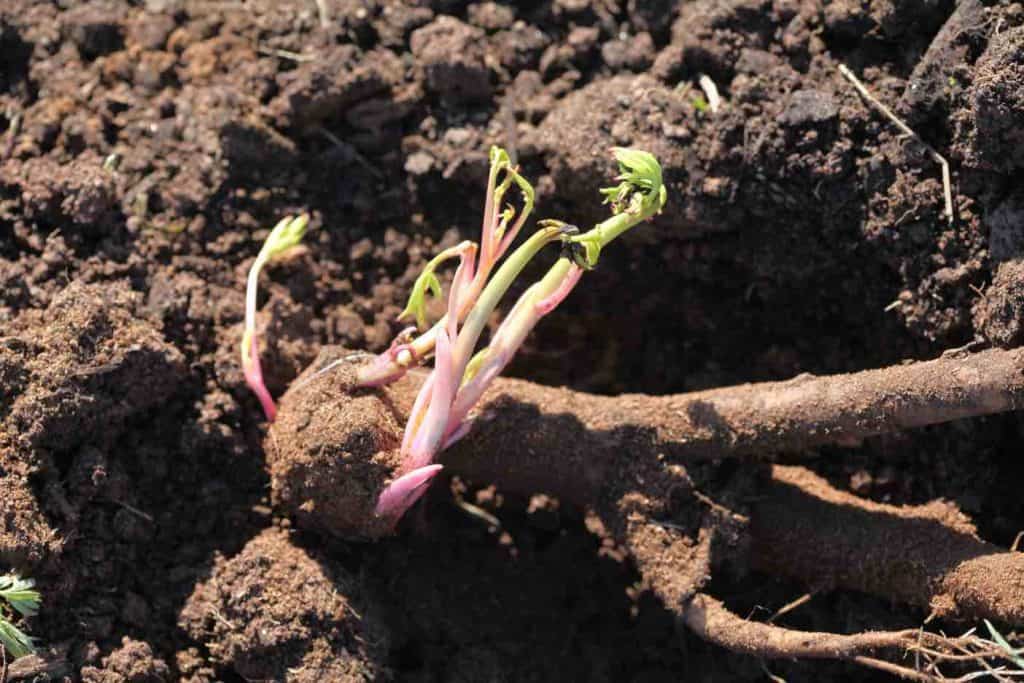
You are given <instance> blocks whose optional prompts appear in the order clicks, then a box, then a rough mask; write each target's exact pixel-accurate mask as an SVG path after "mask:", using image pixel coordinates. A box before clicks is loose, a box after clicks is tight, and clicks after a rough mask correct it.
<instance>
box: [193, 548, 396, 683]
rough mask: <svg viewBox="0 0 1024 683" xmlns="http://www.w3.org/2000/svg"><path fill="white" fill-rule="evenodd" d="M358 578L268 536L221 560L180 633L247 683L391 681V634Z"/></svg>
mask: <svg viewBox="0 0 1024 683" xmlns="http://www.w3.org/2000/svg"><path fill="white" fill-rule="evenodd" d="M363 597H364V596H363V594H362V591H361V589H360V585H359V582H358V580H357V578H356V577H353V576H351V575H349V574H348V573H347V572H346V571H345V570H344V569H342V568H341V567H339V566H337V565H332V564H330V563H325V562H324V561H322V560H318V559H317V558H316V556H315V555H313V554H311V553H310V552H308V551H306V550H304V549H302V548H301V547H299V546H298V545H295V544H294V542H293V541H292V539H291V538H290V537H289V534H288V533H287V532H285V531H281V530H278V529H274V528H271V529H267V530H265V531H263V532H262V533H261V534H260V535H259V536H257V537H256V538H254V539H252V540H251V541H250V542H249V543H248V544H246V546H245V548H244V549H243V550H242V551H241V552H240V553H239V554H238V555H236V556H235V557H233V558H231V559H227V558H224V557H218V558H217V560H216V561H215V563H214V566H213V568H212V571H211V576H210V578H209V579H207V580H205V581H202V582H200V583H199V584H198V585H197V586H196V590H195V592H194V593H193V594H192V596H191V597H190V598H189V600H188V602H187V603H186V605H185V607H184V609H183V610H182V612H181V616H180V623H181V626H182V628H184V629H185V631H186V632H187V633H188V634H189V635H190V636H191V637H192V638H194V639H195V640H196V641H198V642H199V643H202V645H203V647H204V648H205V649H206V650H207V651H208V652H209V653H210V656H211V658H212V659H213V661H215V662H217V663H219V664H221V665H225V666H229V667H231V668H232V670H234V671H236V672H237V673H238V674H239V675H240V676H242V677H244V678H246V679H249V680H255V679H258V680H274V681H292V682H295V683H298V682H309V683H313V682H314V681H327V680H330V681H345V682H355V681H369V680H376V679H378V678H379V677H382V676H383V677H385V678H386V677H387V669H386V666H385V664H384V659H383V654H384V653H385V652H386V651H387V633H386V630H383V627H382V626H381V625H380V624H377V623H376V622H375V621H374V620H375V619H376V618H377V615H376V613H375V611H374V610H375V608H374V607H373V606H372V605H367V604H365V603H364V600H363Z"/></svg>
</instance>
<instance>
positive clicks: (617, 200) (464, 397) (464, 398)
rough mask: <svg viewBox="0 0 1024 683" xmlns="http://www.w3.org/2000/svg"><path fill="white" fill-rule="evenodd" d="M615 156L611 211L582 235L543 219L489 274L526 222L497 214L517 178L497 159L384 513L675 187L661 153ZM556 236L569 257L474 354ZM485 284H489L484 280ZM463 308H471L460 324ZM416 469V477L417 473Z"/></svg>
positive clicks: (419, 293)
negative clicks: (587, 275) (533, 338)
mask: <svg viewBox="0 0 1024 683" xmlns="http://www.w3.org/2000/svg"><path fill="white" fill-rule="evenodd" d="M615 155H616V158H617V159H618V161H619V165H620V175H619V180H621V181H622V183H621V184H620V185H619V186H616V187H614V188H607V189H604V190H602V193H603V194H605V195H606V196H608V197H610V198H612V199H613V215H612V217H611V218H609V219H607V220H606V221H603V222H602V223H599V224H598V225H596V226H594V228H593V229H591V230H589V231H588V232H586V233H585V234H582V235H581V234H579V231H578V230H577V229H576V228H575V227H573V226H570V225H568V224H566V223H563V222H560V221H548V222H547V224H544V223H542V226H543V227H542V229H541V230H538V231H537V232H536V233H535V234H533V235H531V236H530V238H529V239H527V240H526V242H524V243H523V244H522V245H521V246H520V247H519V248H518V249H516V251H515V252H514V253H513V254H512V255H511V256H509V258H508V259H507V260H506V261H505V262H504V263H502V265H501V267H500V268H499V269H498V271H497V273H496V274H495V275H494V277H493V279H490V280H488V278H489V275H490V270H491V267H492V266H493V264H494V262H495V261H496V260H497V259H496V256H495V255H499V256H500V254H501V253H503V252H504V250H505V249H507V248H508V246H509V244H510V243H511V240H512V239H513V238H514V237H515V233H516V232H517V231H518V230H519V228H520V226H521V224H522V223H521V221H516V223H514V224H513V226H512V229H511V231H509V233H508V234H505V231H506V229H507V228H508V222H509V220H510V219H511V216H512V210H511V209H509V210H508V211H506V212H504V213H501V214H500V216H499V213H498V211H497V208H496V206H495V205H496V204H500V201H496V196H497V198H498V199H499V200H500V197H501V196H502V195H503V194H504V192H505V191H506V190H507V189H508V187H509V185H510V184H511V182H512V181H511V179H510V178H511V176H510V177H507V178H506V179H505V180H504V181H503V182H502V184H501V185H500V186H498V188H497V190H494V189H493V188H494V181H495V178H496V168H497V166H496V165H492V167H491V176H490V179H489V183H488V195H487V200H486V202H485V204H484V234H483V236H482V239H481V247H480V260H479V264H478V267H477V269H476V273H475V275H474V274H473V265H474V264H473V256H474V253H473V249H470V248H463V249H461V250H460V252H459V253H460V256H461V257H462V258H461V261H460V263H459V268H458V270H457V271H456V273H455V277H454V278H453V281H452V286H451V289H450V291H449V293H448V311H447V313H446V315H445V317H444V318H443V319H442V320H441V321H440V322H439V323H437V324H436V325H434V327H433V329H432V330H431V332H430V334H432V335H433V339H434V344H435V345H436V353H435V356H436V357H435V361H434V369H433V371H432V372H431V374H430V377H429V378H428V380H427V382H426V383H425V384H424V385H423V387H422V389H421V391H420V393H419V395H418V396H417V397H416V401H415V403H414V405H413V409H412V414H411V416H410V419H409V421H408V422H407V423H406V432H405V435H404V437H403V440H402V449H401V457H402V462H401V464H400V465H399V468H398V473H399V475H400V476H399V477H398V478H397V479H396V480H395V481H394V482H392V483H391V484H390V485H388V486H387V487H386V488H385V490H384V492H383V493H382V494H381V497H380V499H379V501H378V506H377V510H378V514H381V515H393V514H394V513H395V511H398V514H399V515H400V514H401V513H402V512H404V511H405V510H406V509H407V508H408V507H409V506H410V505H412V504H413V503H414V502H415V500H416V499H417V498H418V497H419V496H420V495H422V492H423V491H424V490H425V488H426V485H427V484H426V483H427V482H429V481H430V479H431V478H432V477H433V476H434V475H435V474H436V471H431V470H429V468H430V467H431V466H432V463H433V460H434V457H435V456H436V455H437V453H438V452H439V451H440V450H441V449H443V448H446V447H447V446H449V445H450V444H452V443H454V442H455V441H457V440H458V439H460V438H462V436H464V435H465V434H466V433H467V432H468V431H469V425H470V421H469V419H468V416H469V412H470V410H472V408H473V406H475V405H476V404H477V403H478V402H479V401H480V399H481V398H482V397H483V394H484V392H485V391H486V390H487V388H488V386H490V384H491V383H492V382H493V381H494V379H495V378H496V377H497V376H498V375H500V374H501V371H502V370H504V369H505V366H507V365H508V363H509V361H511V359H512V357H513V356H514V355H515V354H516V352H517V351H518V350H519V348H520V347H521V346H522V345H523V342H524V341H525V340H526V337H527V335H528V334H529V333H530V331H531V330H532V329H533V328H534V327H535V326H536V325H537V323H538V322H539V321H540V320H541V318H543V317H544V316H545V315H547V314H548V313H550V312H551V311H552V310H553V309H554V308H555V307H557V306H558V305H559V304H560V303H562V301H564V300H565V298H566V297H567V296H568V295H569V293H570V292H572V290H573V288H575V286H576V285H577V283H579V280H580V277H581V276H582V274H583V267H584V266H585V267H587V268H592V267H593V266H594V265H595V264H596V263H597V259H598V257H599V255H600V251H601V249H602V248H603V247H604V246H605V245H607V244H608V243H609V242H611V241H612V240H614V239H615V238H616V237H618V236H619V235H621V234H622V233H624V232H625V231H626V230H628V229H630V228H631V227H633V226H635V225H637V224H639V223H640V222H642V221H645V220H647V219H649V218H650V217H651V216H653V215H654V214H656V213H658V212H659V211H660V210H661V207H662V206H663V205H664V203H665V199H666V196H667V194H666V191H665V188H664V186H663V185H662V181H661V167H660V166H659V165H658V162H657V160H656V159H655V158H654V157H653V156H651V155H650V154H648V153H646V152H639V151H636V150H625V149H616V150H615ZM492 160H493V157H492ZM515 177H516V178H518V176H515ZM517 182H518V181H517ZM523 182H524V183H525V181H523ZM530 192H531V193H532V190H531V191H530ZM524 194H525V192H524ZM530 201H531V202H532V196H531V200H530ZM556 240H562V241H563V243H564V244H565V251H564V252H563V255H562V258H560V259H558V261H557V262H556V263H555V264H554V265H553V266H552V267H551V268H550V269H549V270H548V272H547V273H546V274H545V275H544V277H543V278H542V279H541V280H540V281H539V282H537V283H536V284H534V285H533V286H532V287H530V288H529V289H527V290H526V292H525V293H524V294H523V295H522V296H521V297H520V298H519V300H518V301H517V302H516V304H515V306H513V307H512V310H511V312H509V314H508V315H507V316H506V318H505V320H504V321H503V322H502V323H501V325H500V326H499V327H498V330H497V331H496V332H495V333H494V336H493V337H492V339H491V343H490V346H488V347H487V348H486V349H485V350H484V351H482V352H480V353H479V354H478V355H477V356H476V357H473V358H471V356H472V353H473V350H474V349H475V348H476V345H477V342H478V341H479V339H480V335H481V334H482V332H483V331H484V329H485V327H486V324H487V321H488V319H489V318H490V316H491V314H492V313H493V312H494V310H495V309H496V307H497V306H498V304H499V302H500V300H501V298H502V297H503V296H504V295H505V294H506V293H507V291H508V289H509V287H510V286H511V285H512V283H513V281H514V280H515V279H516V278H517V277H518V276H519V274H520V273H521V272H522V270H523V268H524V267H525V266H526V265H527V264H528V263H529V262H530V260H531V259H533V257H534V256H536V255H537V254H538V253H539V251H540V250H541V249H542V248H543V247H544V246H545V245H547V244H550V243H551V242H553V241H556ZM450 255H451V251H450V250H446V252H442V253H441V254H439V255H438V256H437V257H435V259H434V260H433V261H431V262H430V263H429V264H428V265H427V268H426V269H425V270H424V273H423V275H421V276H420V278H419V279H418V280H417V281H416V284H415V285H414V287H413V293H412V294H411V295H410V304H409V306H407V307H406V311H407V312H415V313H416V314H417V315H418V316H420V317H421V318H422V316H423V308H422V300H423V297H424V296H425V293H426V291H427V290H428V289H434V290H438V289H439V288H440V284H439V282H438V280H437V278H436V276H434V275H433V269H434V268H436V266H437V264H438V263H439V262H440V261H441V260H444V259H445V258H449V257H450ZM485 282H486V286H485V287H484V286H483V284H482V283H485ZM481 287H482V289H481ZM463 307H466V308H469V309H470V310H469V312H468V313H467V314H466V315H465V320H464V322H462V324H461V327H460V318H461V317H462V313H461V311H462V309H463ZM405 314H406V313H405V312H403V315H405ZM421 339H423V338H422V337H421V338H420V340H421ZM420 340H416V341H414V342H413V344H412V345H413V346H415V345H416V343H417V342H419V341H420ZM414 473H415V474H416V476H415V477H410V475H412V474H414ZM394 521H397V518H395V520H394Z"/></svg>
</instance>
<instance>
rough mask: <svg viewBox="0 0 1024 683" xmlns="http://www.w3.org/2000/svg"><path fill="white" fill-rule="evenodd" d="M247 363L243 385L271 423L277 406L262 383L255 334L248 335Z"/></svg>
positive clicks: (244, 367)
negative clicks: (248, 389)
mask: <svg viewBox="0 0 1024 683" xmlns="http://www.w3.org/2000/svg"><path fill="white" fill-rule="evenodd" d="M249 338H250V340H251V341H250V343H249V362H248V363H246V364H244V366H243V372H244V374H245V383H246V384H248V385H249V388H250V389H252V393H254V394H256V398H258V399H259V401H260V405H261V406H262V407H263V414H264V415H266V417H267V422H273V421H274V418H276V417H277V406H275V405H274V399H273V398H272V397H271V396H270V391H268V390H267V385H266V384H264V382H263V369H262V368H261V367H260V348H259V340H258V339H257V338H256V335H255V334H251V335H249Z"/></svg>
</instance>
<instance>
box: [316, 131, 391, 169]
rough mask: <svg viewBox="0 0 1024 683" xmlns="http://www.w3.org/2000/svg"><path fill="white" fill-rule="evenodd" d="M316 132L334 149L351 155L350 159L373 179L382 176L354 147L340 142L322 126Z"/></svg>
mask: <svg viewBox="0 0 1024 683" xmlns="http://www.w3.org/2000/svg"><path fill="white" fill-rule="evenodd" d="M317 132H319V133H320V135H323V136H324V137H325V138H327V141H328V142H330V143H331V144H332V145H334V146H335V147H337V148H338V149H341V150H344V151H345V152H348V153H349V154H351V155H352V158H353V159H355V160H356V161H357V162H359V164H360V165H361V166H362V167H363V168H365V169H366V170H367V171H369V172H370V174H371V175H372V176H373V177H374V178H377V179H378V180H380V179H381V177H382V176H381V174H380V171H379V170H378V169H377V168H376V167H374V165H373V164H371V163H370V162H369V161H367V159H366V157H364V156H363V155H362V154H360V153H359V150H357V149H356V148H355V147H353V146H352V145H348V144H345V143H344V142H342V140H341V138H339V137H338V136H337V135H335V134H334V133H332V132H331V131H329V130H327V129H326V128H324V127H323V126H319V127H318V128H317Z"/></svg>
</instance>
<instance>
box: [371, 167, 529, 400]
mask: <svg viewBox="0 0 1024 683" xmlns="http://www.w3.org/2000/svg"><path fill="white" fill-rule="evenodd" d="M490 162H491V170H490V174H489V176H488V180H487V195H486V197H485V200H484V215H483V223H482V226H481V235H480V244H479V257H480V258H479V262H477V263H473V262H472V260H465V259H464V263H469V264H470V265H468V266H467V267H466V271H467V276H466V278H467V280H468V282H466V283H465V285H464V286H460V287H459V298H458V302H457V305H456V306H454V307H452V306H449V309H450V310H454V316H455V318H456V322H460V321H461V320H462V319H463V318H465V317H466V315H467V314H468V313H469V311H470V310H471V309H472V308H473V306H474V304H475V303H476V300H477V298H478V297H479V296H480V293H481V292H482V291H483V289H484V286H485V285H486V284H487V281H488V279H489V278H490V276H491V272H492V271H493V269H494V267H495V265H496V264H497V263H498V261H500V260H501V258H502V256H504V254H505V252H507V251H508V249H509V247H510V246H511V245H512V242H513V240H515V238H516V235H518V234H519V231H520V229H521V228H522V227H523V224H524V223H525V222H526V219H527V218H528V217H529V215H530V213H531V212H532V211H533V203H534V191H533V186H532V185H530V183H529V182H527V181H526V179H524V178H523V177H522V176H521V175H519V172H518V170H517V169H516V168H515V167H514V166H513V165H512V163H511V161H510V160H509V156H508V154H507V153H506V152H505V150H503V149H501V148H499V147H492V148H491V153H490ZM512 185H515V186H516V187H517V188H518V189H519V192H520V194H521V195H522V200H523V206H522V209H521V210H520V211H518V212H517V211H516V210H515V209H514V208H512V207H511V206H507V207H506V208H505V209H504V210H502V208H501V206H502V202H503V201H504V199H505V195H506V194H507V193H508V191H509V190H510V189H511V187H512ZM466 244H473V243H471V242H464V243H463V244H462V245H458V246H456V247H453V248H452V249H448V250H445V251H443V252H441V253H440V254H438V255H437V256H436V257H435V258H434V259H432V260H431V261H430V262H429V263H428V264H427V266H426V268H425V269H424V272H423V274H422V275H420V277H419V278H417V281H416V284H415V285H414V286H413V291H412V293H411V294H410V296H409V303H408V305H407V306H406V308H405V310H404V311H403V312H402V316H401V317H402V318H408V317H412V318H415V320H416V322H417V324H418V326H419V328H420V331H421V332H422V334H420V336H418V337H416V338H415V339H412V340H407V341H404V342H403V343H402V344H392V347H391V348H390V349H388V350H387V351H385V352H384V353H382V354H380V355H379V356H377V357H376V358H375V359H374V360H373V361H372V362H371V363H368V364H367V365H365V366H363V367H362V368H361V369H360V370H359V378H358V385H359V386H362V387H373V386H381V385H384V384H390V383H391V382H394V381H396V380H398V379H400V378H401V377H402V376H403V375H405V373H406V372H408V371H409V370H410V369H411V368H414V367H416V366H418V365H420V364H421V363H423V362H424V361H425V360H426V359H427V358H428V357H429V356H430V354H431V352H433V350H434V345H435V344H436V342H437V333H438V331H439V330H440V329H441V328H443V327H445V326H446V325H447V324H448V321H447V318H448V315H452V314H451V313H449V314H448V315H446V316H445V317H444V318H442V319H441V320H439V321H438V322H437V323H435V324H434V326H433V327H431V328H430V329H428V330H425V331H424V328H426V315H425V309H424V304H425V295H426V293H427V292H428V291H429V292H431V293H433V294H434V295H435V296H440V290H441V285H440V281H438V280H437V277H436V276H435V275H434V270H435V269H436V268H437V266H438V265H440V263H441V262H443V261H445V260H447V259H449V258H452V257H454V256H455V255H457V254H458V253H459V251H461V250H463V249H465V246H464V245H466ZM473 248H474V249H477V248H478V247H477V245H475V244H474V245H473ZM396 341H397V340H396Z"/></svg>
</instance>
